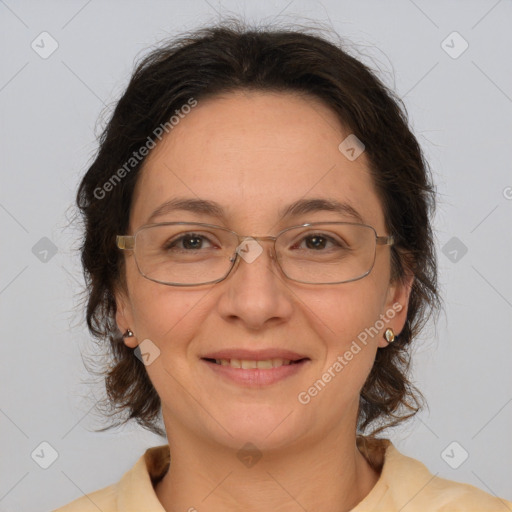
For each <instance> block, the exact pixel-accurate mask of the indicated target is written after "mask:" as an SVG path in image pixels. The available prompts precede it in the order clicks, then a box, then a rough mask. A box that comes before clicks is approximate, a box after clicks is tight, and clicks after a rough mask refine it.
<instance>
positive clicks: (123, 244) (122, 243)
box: [116, 235, 135, 251]
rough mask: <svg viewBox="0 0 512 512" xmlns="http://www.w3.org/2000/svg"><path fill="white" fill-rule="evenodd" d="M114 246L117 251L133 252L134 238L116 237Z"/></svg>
mask: <svg viewBox="0 0 512 512" xmlns="http://www.w3.org/2000/svg"><path fill="white" fill-rule="evenodd" d="M116 244H117V247H119V249H123V250H126V251H129V250H133V248H134V247H135V237H134V236H133V235H117V236H116Z"/></svg>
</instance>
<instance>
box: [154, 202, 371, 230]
mask: <svg viewBox="0 0 512 512" xmlns="http://www.w3.org/2000/svg"><path fill="white" fill-rule="evenodd" d="M176 211H187V212H190V213H194V214H196V215H208V216H211V217H216V218H217V219H223V220H225V218H226V216H225V212H224V209H223V208H222V206H220V204H218V203H216V202H215V201H208V200H205V199H193V198H180V197H177V198H173V199H170V200H169V201H166V202H165V203H163V204H161V205H160V206H159V207H158V208H157V209H156V210H154V211H153V213H152V214H151V215H150V216H149V218H148V220H147V224H151V223H152V222H154V221H155V220H156V219H157V218H158V217H161V216H162V215H165V214H167V213H173V212H176ZM321 211H329V212H335V213H339V214H341V215H344V216H347V217H351V218H352V219H354V220H356V221H358V222H361V223H363V224H364V220H363V217H362V216H361V214H360V213H359V212H358V211H357V210H356V209H355V208H354V207H353V206H351V205H350V204H348V203H343V202H340V201H338V200H336V199H324V198H314V199H299V200H298V201H295V202H293V203H291V204H290V205H288V206H286V207H285V208H283V209H282V210H280V212H279V217H280V218H282V219H286V218H293V217H298V216H300V215H305V214H307V213H315V212H321Z"/></svg>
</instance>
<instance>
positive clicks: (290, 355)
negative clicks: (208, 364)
mask: <svg viewBox="0 0 512 512" xmlns="http://www.w3.org/2000/svg"><path fill="white" fill-rule="evenodd" d="M201 358H202V359H247V360H249V361H264V360H265V359H279V358H280V359H289V360H290V361H299V360H300V359H309V358H308V357H307V356H306V355H303V354H298V353H297V352H292V351H291V350H284V349H277V348H267V349H261V350H247V349H226V350H218V351H216V352H210V353H208V354H205V355H204V356H201ZM265 371H267V370H265Z"/></svg>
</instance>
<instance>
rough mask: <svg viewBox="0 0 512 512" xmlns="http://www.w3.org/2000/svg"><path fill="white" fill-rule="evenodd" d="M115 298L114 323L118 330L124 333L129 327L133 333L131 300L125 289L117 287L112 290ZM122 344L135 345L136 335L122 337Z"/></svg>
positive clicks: (131, 346)
mask: <svg viewBox="0 0 512 512" xmlns="http://www.w3.org/2000/svg"><path fill="white" fill-rule="evenodd" d="M114 296H115V299H116V323H117V327H118V328H119V330H120V331H121V332H122V333H124V332H126V330H127V329H131V330H132V331H133V332H134V333H135V331H134V325H135V323H134V321H133V312H132V307H131V302H130V300H129V298H128V294H127V293H126V291H125V290H122V289H117V290H116V291H115V292H114ZM124 344H125V345H126V346H127V347H130V348H135V347H136V346H137V337H136V336H133V337H131V338H124Z"/></svg>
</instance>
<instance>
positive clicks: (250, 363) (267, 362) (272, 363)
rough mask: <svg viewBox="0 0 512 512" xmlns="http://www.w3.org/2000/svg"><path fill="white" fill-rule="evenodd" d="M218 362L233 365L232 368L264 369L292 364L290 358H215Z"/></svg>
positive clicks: (223, 364)
mask: <svg viewBox="0 0 512 512" xmlns="http://www.w3.org/2000/svg"><path fill="white" fill-rule="evenodd" d="M215 362H216V363H217V364H220V365H222V366H231V368H242V369H244V370H248V369H255V368H258V369H262V370H268V369H270V368H277V367H278V366H287V365H289V364H291V361H290V359H281V358H275V359H264V360H262V361H254V360H249V359H215Z"/></svg>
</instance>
